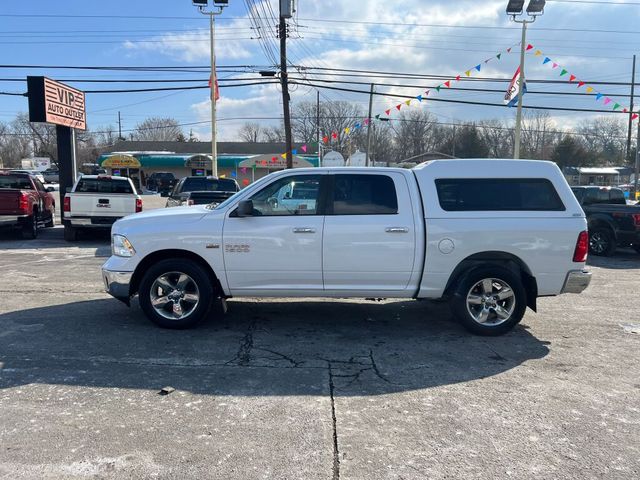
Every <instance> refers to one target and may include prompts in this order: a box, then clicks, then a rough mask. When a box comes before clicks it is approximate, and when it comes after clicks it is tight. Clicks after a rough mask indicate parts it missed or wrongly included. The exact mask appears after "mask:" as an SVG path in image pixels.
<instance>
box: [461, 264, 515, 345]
mask: <svg viewBox="0 0 640 480" xmlns="http://www.w3.org/2000/svg"><path fill="white" fill-rule="evenodd" d="M526 308H527V294H526V291H525V289H524V286H523V285H522V280H521V279H520V277H519V276H518V275H516V274H514V273H513V272H512V271H510V270H508V269H506V268H503V267H500V266H491V267H479V268H477V269H475V270H472V271H471V272H469V273H468V274H467V275H465V276H464V277H463V278H462V279H461V280H460V282H459V284H458V287H457V288H456V292H455V293H454V295H453V296H452V297H451V310H452V311H453V314H454V316H455V317H456V318H457V319H458V320H459V321H460V323H462V325H463V326H464V327H465V328H466V329H467V330H469V331H471V332H473V333H476V334H478V335H486V336H495V335H502V334H504V333H507V332H508V331H509V330H511V329H512V328H513V327H515V326H516V325H517V324H518V323H519V322H520V320H522V317H523V316H524V313H525V310H526Z"/></svg>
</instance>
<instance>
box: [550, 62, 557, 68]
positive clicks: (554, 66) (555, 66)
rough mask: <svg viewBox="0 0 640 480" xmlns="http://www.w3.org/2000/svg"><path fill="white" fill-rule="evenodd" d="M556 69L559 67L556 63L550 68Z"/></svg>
mask: <svg viewBox="0 0 640 480" xmlns="http://www.w3.org/2000/svg"><path fill="white" fill-rule="evenodd" d="M558 67H559V65H558V64H557V63H556V62H553V67H551V68H558Z"/></svg>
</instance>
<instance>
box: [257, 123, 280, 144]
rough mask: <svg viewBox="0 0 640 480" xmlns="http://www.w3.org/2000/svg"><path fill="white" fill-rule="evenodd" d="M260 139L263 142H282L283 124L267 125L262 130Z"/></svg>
mask: <svg viewBox="0 0 640 480" xmlns="http://www.w3.org/2000/svg"><path fill="white" fill-rule="evenodd" d="M262 139H263V140H264V141H265V142H271V143H284V141H285V135H284V126H283V125H281V126H279V127H267V128H265V129H264V130H263V131H262Z"/></svg>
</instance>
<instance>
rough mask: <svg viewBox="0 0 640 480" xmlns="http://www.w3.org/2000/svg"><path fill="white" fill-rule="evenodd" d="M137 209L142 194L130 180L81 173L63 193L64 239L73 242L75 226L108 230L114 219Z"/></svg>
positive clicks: (75, 233)
mask: <svg viewBox="0 0 640 480" xmlns="http://www.w3.org/2000/svg"><path fill="white" fill-rule="evenodd" d="M141 211H142V197H140V195H138V194H137V193H136V189H135V187H134V185H133V182H132V181H131V179H129V178H124V177H111V176H108V175H83V176H81V177H80V178H79V179H78V180H77V181H76V183H75V185H74V186H73V188H72V189H71V192H70V193H67V194H66V195H65V196H64V206H63V211H62V223H64V238H65V240H68V241H75V240H77V238H78V230H79V229H84V228H103V229H109V228H111V226H112V225H113V223H114V222H115V221H116V220H118V219H120V218H122V217H126V216H127V215H131V214H132V213H136V212H141Z"/></svg>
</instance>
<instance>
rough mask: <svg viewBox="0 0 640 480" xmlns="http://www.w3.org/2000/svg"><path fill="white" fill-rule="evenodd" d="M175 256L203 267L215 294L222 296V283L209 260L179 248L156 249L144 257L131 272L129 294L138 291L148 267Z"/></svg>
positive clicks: (131, 294)
mask: <svg viewBox="0 0 640 480" xmlns="http://www.w3.org/2000/svg"><path fill="white" fill-rule="evenodd" d="M177 258H184V259H188V260H192V261H193V262H195V263H197V264H198V265H200V266H201V267H202V268H204V269H205V271H206V272H207V275H208V276H209V279H210V280H211V284H212V285H213V288H214V289H215V291H216V294H218V295H222V296H224V290H223V288H222V284H221V283H220V280H219V279H218V276H217V275H216V273H215V272H214V271H213V268H211V265H209V262H207V261H206V260H205V259H204V258H202V257H201V256H200V255H198V254H197V253H193V252H190V251H189V250H181V249H168V250H158V251H155V252H153V253H150V254H149V255H147V256H146V257H144V258H143V259H142V261H141V262H140V263H139V264H138V266H137V267H136V269H135V271H134V272H133V276H132V277H131V286H130V288H129V294H130V296H133V295H135V294H136V293H138V289H139V288H140V282H141V281H142V277H144V274H145V273H146V271H147V270H148V269H149V267H151V266H152V265H153V264H155V263H157V262H159V261H161V260H166V259H172V260H173V259H177Z"/></svg>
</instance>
